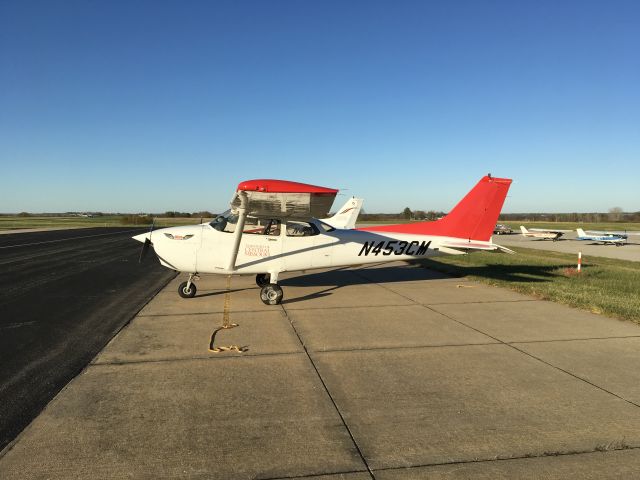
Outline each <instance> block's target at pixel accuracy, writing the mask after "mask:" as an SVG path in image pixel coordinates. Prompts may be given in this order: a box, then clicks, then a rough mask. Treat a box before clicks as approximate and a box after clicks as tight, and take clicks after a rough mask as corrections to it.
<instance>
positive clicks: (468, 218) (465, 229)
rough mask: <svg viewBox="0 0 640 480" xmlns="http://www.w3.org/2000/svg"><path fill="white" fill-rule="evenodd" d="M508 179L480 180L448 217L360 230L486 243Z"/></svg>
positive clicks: (505, 190) (484, 178) (494, 223)
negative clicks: (432, 220) (435, 236)
mask: <svg viewBox="0 0 640 480" xmlns="http://www.w3.org/2000/svg"><path fill="white" fill-rule="evenodd" d="M510 185H511V179H509V178H493V177H491V176H490V175H488V176H486V177H483V178H482V179H480V181H479V182H478V183H477V184H476V186H475V187H473V189H471V191H470V192H469V193H467V195H466V196H465V197H464V198H463V199H462V200H460V202H459V203H458V204H457V205H456V206H455V207H454V208H453V210H451V212H450V213H449V215H447V216H446V217H444V218H441V219H440V220H436V221H435V222H415V223H403V224H399V225H383V226H379V227H368V228H360V229H358V230H367V231H370V232H390V233H391V232H394V233H409V234H413V235H438V236H443V237H456V238H464V239H466V240H482V241H488V240H489V239H490V238H491V234H492V233H493V229H494V228H495V225H496V222H497V221H498V216H499V215H500V210H502V205H503V204H504V199H505V198H506V196H507V192H508V191H509V186H510Z"/></svg>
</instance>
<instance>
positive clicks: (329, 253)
mask: <svg viewBox="0 0 640 480" xmlns="http://www.w3.org/2000/svg"><path fill="white" fill-rule="evenodd" d="M510 185H511V180H510V179H506V178H494V177H492V176H491V175H487V176H485V177H483V178H482V179H481V180H480V181H479V182H478V183H477V184H476V186H475V187H474V188H473V189H472V190H471V191H470V192H469V193H468V194H467V195H466V196H465V197H464V198H463V199H462V200H461V201H460V202H459V203H458V204H457V205H456V206H455V207H454V208H453V210H451V212H450V213H449V214H448V215H447V216H445V217H443V218H441V219H440V220H436V221H433V222H413V223H406V224H399V225H384V226H376V227H367V228H358V229H340V228H335V227H334V226H331V225H330V224H329V223H326V222H323V221H322V220H318V218H323V217H326V215H327V212H328V211H329V208H330V207H331V204H332V203H333V200H334V198H335V196H336V194H337V193H338V190H335V189H332V188H325V187H319V186H315V185H308V184H304V183H297V182H289V181H283V180H249V181H246V182H242V183H240V184H239V185H238V188H237V190H236V192H235V194H234V195H233V198H232V200H231V209H230V210H228V211H227V212H226V213H224V214H222V215H220V216H218V217H216V218H215V219H213V221H211V222H210V223H204V224H201V225H190V226H181V227H171V228H163V229H160V230H152V231H151V232H149V233H144V234H141V235H136V236H135V237H133V238H134V239H136V240H138V241H140V242H143V243H144V246H143V250H142V253H141V258H142V257H143V256H144V254H145V253H146V251H147V250H148V248H149V246H150V245H153V247H154V250H155V252H156V254H157V256H158V258H159V260H160V263H161V264H162V265H164V266H165V267H168V268H171V269H173V270H176V271H180V272H186V273H189V279H188V280H187V281H186V282H184V283H182V284H181V285H180V286H179V288H178V293H179V294H180V296H181V297H183V298H190V297H193V296H195V294H196V285H195V283H194V279H195V278H197V276H198V275H199V274H220V275H249V274H253V275H256V283H257V284H258V286H260V287H261V290H260V299H261V300H262V301H263V302H264V303H265V304H268V305H277V304H279V303H280V302H281V301H282V298H283V291H282V288H281V287H280V286H279V285H278V275H279V274H280V273H282V272H290V271H299V270H312V269H317V268H327V267H339V266H350V265H359V264H367V263H379V262H385V261H389V262H391V261H396V260H415V259H420V258H426V257H432V256H435V255H441V254H453V255H460V254H464V253H467V252H469V251H474V250H485V251H488V250H499V251H503V252H507V253H513V252H512V251H511V250H509V249H507V248H504V247H501V246H499V245H496V244H494V243H492V241H491V234H492V232H493V228H494V226H495V224H496V220H497V219H498V215H499V214H500V210H501V209H502V205H503V203H504V200H505V197H506V196H507V191H508V190H509V186H510Z"/></svg>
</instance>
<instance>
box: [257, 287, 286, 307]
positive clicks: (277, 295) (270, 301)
mask: <svg viewBox="0 0 640 480" xmlns="http://www.w3.org/2000/svg"><path fill="white" fill-rule="evenodd" d="M283 295H284V292H283V291H282V288H280V287H279V286H278V285H276V284H275V283H270V284H269V285H265V286H264V287H262V290H260V300H262V303H264V304H265V305H278V304H280V302H282V297H283Z"/></svg>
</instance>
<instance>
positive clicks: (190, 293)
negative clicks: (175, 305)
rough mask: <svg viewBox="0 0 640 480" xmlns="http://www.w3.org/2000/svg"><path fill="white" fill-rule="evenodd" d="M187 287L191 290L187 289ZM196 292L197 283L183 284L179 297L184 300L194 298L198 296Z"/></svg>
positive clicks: (180, 287)
mask: <svg viewBox="0 0 640 480" xmlns="http://www.w3.org/2000/svg"><path fill="white" fill-rule="evenodd" d="M187 285H188V286H189V288H187ZM196 290H197V289H196V284H195V283H193V282H191V285H189V282H182V283H181V284H180V286H179V287H178V295H180V296H181V297H182V298H193V297H195V296H196Z"/></svg>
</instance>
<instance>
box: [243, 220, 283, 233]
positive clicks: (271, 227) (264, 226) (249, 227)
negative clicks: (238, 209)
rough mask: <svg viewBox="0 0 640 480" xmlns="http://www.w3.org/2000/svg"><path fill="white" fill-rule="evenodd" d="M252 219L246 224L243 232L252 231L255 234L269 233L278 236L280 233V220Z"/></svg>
mask: <svg viewBox="0 0 640 480" xmlns="http://www.w3.org/2000/svg"><path fill="white" fill-rule="evenodd" d="M249 220H250V219H249V218H247V221H246V222H245V224H244V231H243V233H251V234H254V235H269V236H271V237H277V236H279V235H280V220H269V219H267V220H265V219H251V221H249Z"/></svg>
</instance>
